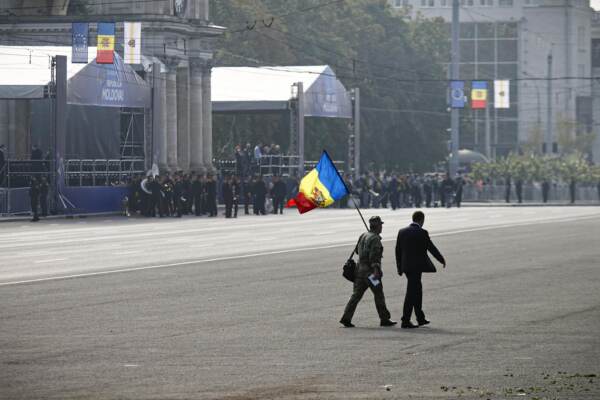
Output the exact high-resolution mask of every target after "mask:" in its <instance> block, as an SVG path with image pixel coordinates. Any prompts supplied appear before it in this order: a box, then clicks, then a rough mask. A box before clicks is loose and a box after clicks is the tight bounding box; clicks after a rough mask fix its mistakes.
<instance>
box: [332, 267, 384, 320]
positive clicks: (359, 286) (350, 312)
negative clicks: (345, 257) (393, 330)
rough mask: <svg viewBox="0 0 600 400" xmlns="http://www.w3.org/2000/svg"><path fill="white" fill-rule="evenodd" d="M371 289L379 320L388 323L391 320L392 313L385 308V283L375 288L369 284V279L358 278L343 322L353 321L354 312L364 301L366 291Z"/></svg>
mask: <svg viewBox="0 0 600 400" xmlns="http://www.w3.org/2000/svg"><path fill="white" fill-rule="evenodd" d="M369 288H371V291H372V292H373V296H374V297H375V307H376V308H377V314H379V319H380V320H381V321H387V320H389V319H390V312H389V311H388V309H387V307H386V306H385V296H384V295H383V283H380V284H379V285H377V286H373V285H371V283H370V282H369V279H368V278H362V277H358V276H357V277H356V279H355V280H354V291H353V292H352V296H350V301H348V304H347V305H346V309H345V310H344V316H343V317H342V321H352V317H353V316H354V311H356V306H357V305H358V303H359V302H360V300H361V299H362V297H363V295H364V294H365V292H366V290H367V289H369Z"/></svg>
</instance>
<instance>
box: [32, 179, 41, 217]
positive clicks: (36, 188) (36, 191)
mask: <svg viewBox="0 0 600 400" xmlns="http://www.w3.org/2000/svg"><path fill="white" fill-rule="evenodd" d="M29 201H30V203H31V213H32V214H33V219H32V220H31V222H37V221H39V220H40V217H39V216H38V204H39V201H40V184H39V182H38V180H37V178H36V177H33V178H31V184H30V185H29Z"/></svg>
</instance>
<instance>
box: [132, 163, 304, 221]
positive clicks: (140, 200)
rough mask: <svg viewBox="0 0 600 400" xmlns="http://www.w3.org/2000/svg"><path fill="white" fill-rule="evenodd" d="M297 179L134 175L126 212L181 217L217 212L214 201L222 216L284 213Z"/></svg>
mask: <svg viewBox="0 0 600 400" xmlns="http://www.w3.org/2000/svg"><path fill="white" fill-rule="evenodd" d="M297 186H298V181H297V179H295V178H294V177H288V178H283V177H279V176H277V175H273V176H270V177H263V176H262V175H254V176H252V177H249V176H246V177H239V176H236V175H225V176H223V177H217V176H216V175H212V174H207V175H204V174H194V173H191V174H184V173H175V174H173V175H171V174H163V175H158V176H153V175H149V176H147V177H142V176H136V177H134V178H133V179H132V180H131V181H130V182H129V196H128V197H127V198H126V199H125V208H126V214H127V215H135V214H138V213H139V214H140V215H143V216H146V217H157V216H158V217H181V216H182V215H195V216H203V215H206V216H209V217H216V216H217V215H218V208H217V204H218V203H222V204H224V205H225V218H237V216H238V209H239V208H240V207H243V212H244V214H246V215H248V214H250V213H252V214H254V215H266V214H267V213H273V214H283V209H284V205H285V201H286V199H289V198H291V197H293V196H295V195H296V193H295V191H296V190H297ZM292 193H293V194H292Z"/></svg>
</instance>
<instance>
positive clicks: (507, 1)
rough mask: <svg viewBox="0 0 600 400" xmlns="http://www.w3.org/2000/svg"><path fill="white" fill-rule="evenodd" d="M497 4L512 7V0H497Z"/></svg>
mask: <svg viewBox="0 0 600 400" xmlns="http://www.w3.org/2000/svg"><path fill="white" fill-rule="evenodd" d="M498 6H500V7H512V6H513V0H498Z"/></svg>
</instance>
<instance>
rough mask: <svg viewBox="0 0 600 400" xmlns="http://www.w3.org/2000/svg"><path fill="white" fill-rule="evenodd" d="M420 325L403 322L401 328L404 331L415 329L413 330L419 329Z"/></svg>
mask: <svg viewBox="0 0 600 400" xmlns="http://www.w3.org/2000/svg"><path fill="white" fill-rule="evenodd" d="M418 327H419V326H418V325H413V323H412V322H410V321H408V322H404V321H403V322H402V324H401V325H400V328H403V329H413V328H418Z"/></svg>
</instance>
